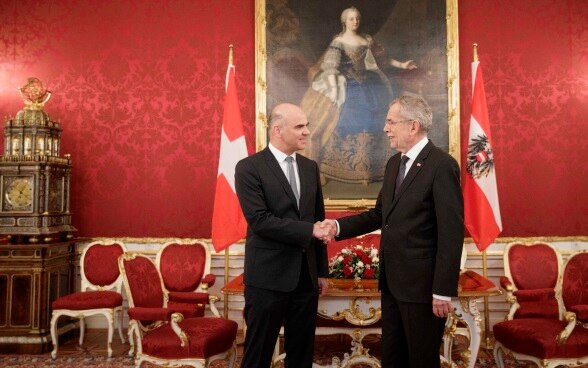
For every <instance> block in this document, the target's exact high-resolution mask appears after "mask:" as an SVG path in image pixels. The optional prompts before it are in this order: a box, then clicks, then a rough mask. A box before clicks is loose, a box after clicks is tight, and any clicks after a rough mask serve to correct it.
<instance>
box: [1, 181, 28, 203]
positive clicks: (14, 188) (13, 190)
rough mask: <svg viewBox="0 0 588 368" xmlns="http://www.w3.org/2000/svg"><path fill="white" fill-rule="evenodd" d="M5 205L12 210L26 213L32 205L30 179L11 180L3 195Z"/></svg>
mask: <svg viewBox="0 0 588 368" xmlns="http://www.w3.org/2000/svg"><path fill="white" fill-rule="evenodd" d="M4 198H5V200H6V203H7V204H8V205H9V207H10V208H11V209H12V210H19V211H26V210H30V209H31V205H32V204H33V184H32V180H31V179H30V178H20V179H15V180H13V181H12V182H11V183H10V184H9V185H8V187H6V191H5V193H4Z"/></svg>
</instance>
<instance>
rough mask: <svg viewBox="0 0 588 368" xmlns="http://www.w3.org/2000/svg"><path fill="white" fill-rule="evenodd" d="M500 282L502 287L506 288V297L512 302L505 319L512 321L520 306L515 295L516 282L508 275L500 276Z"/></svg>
mask: <svg viewBox="0 0 588 368" xmlns="http://www.w3.org/2000/svg"><path fill="white" fill-rule="evenodd" d="M499 283H500V288H501V289H502V290H504V299H505V300H506V301H507V302H508V303H509V304H510V308H509V310H508V313H507V315H506V318H505V320H507V321H510V320H512V319H513V318H514V315H515V313H516V311H517V309H519V307H520V305H519V303H518V302H517V297H516V296H515V295H514V284H513V283H512V281H511V280H510V279H509V278H508V277H506V276H500V279H499Z"/></svg>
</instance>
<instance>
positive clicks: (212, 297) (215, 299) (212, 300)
mask: <svg viewBox="0 0 588 368" xmlns="http://www.w3.org/2000/svg"><path fill="white" fill-rule="evenodd" d="M208 298H209V299H208V300H209V306H210V311H211V312H212V314H213V315H214V316H215V317H220V313H219V312H218V309H217V308H216V305H215V304H214V303H216V302H218V301H219V300H220V298H219V297H218V296H216V295H209V297H208Z"/></svg>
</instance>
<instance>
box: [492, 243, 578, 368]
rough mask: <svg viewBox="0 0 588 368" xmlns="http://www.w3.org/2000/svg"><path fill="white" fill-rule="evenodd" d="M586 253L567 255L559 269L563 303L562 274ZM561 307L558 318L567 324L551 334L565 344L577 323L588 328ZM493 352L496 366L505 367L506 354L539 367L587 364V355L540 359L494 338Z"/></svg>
mask: <svg viewBox="0 0 588 368" xmlns="http://www.w3.org/2000/svg"><path fill="white" fill-rule="evenodd" d="M517 244H520V243H517ZM541 244H545V243H541ZM587 253H588V251H586V250H583V251H579V252H576V253H574V254H572V255H571V256H570V257H568V259H567V260H566V262H565V264H564V265H563V270H562V271H561V274H560V279H561V280H558V286H559V289H560V293H559V299H558V300H559V301H562V303H563V298H562V287H563V275H564V273H565V268H566V267H567V265H568V264H569V263H570V260H572V259H573V258H574V257H576V256H578V255H580V254H587ZM560 258H561V256H560ZM562 308H563V313H561V314H560V316H559V320H561V321H564V322H567V324H566V325H565V327H564V328H563V329H562V330H561V331H560V333H559V334H558V335H557V336H553V338H554V340H555V341H556V343H557V344H558V345H562V344H565V343H566V340H567V339H568V338H569V337H570V335H571V334H572V332H573V330H574V328H576V327H577V326H578V325H580V328H586V329H588V324H586V323H582V322H581V321H578V320H577V319H576V314H575V313H574V312H569V311H566V307H565V305H563V304H562ZM493 353H494V361H495V362H496V365H497V366H498V368H506V366H505V365H504V356H507V355H508V356H511V357H513V358H514V359H515V360H517V361H530V362H533V363H534V364H536V365H537V366H538V367H540V368H556V367H559V366H565V367H570V368H572V367H584V366H586V365H587V364H588V355H587V356H583V357H573V358H552V359H541V358H538V357H535V356H532V355H528V354H522V353H518V352H516V351H513V350H511V349H509V348H507V347H506V346H504V345H503V344H502V343H501V342H500V341H498V340H496V341H495V343H494V352H493Z"/></svg>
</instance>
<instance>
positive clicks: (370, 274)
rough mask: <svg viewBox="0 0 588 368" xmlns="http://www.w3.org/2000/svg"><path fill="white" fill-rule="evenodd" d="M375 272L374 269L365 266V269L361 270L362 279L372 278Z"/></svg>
mask: <svg viewBox="0 0 588 368" xmlns="http://www.w3.org/2000/svg"><path fill="white" fill-rule="evenodd" d="M375 274H376V270H375V269H373V268H366V269H365V271H363V278H364V279H373V278H374V275H375Z"/></svg>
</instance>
